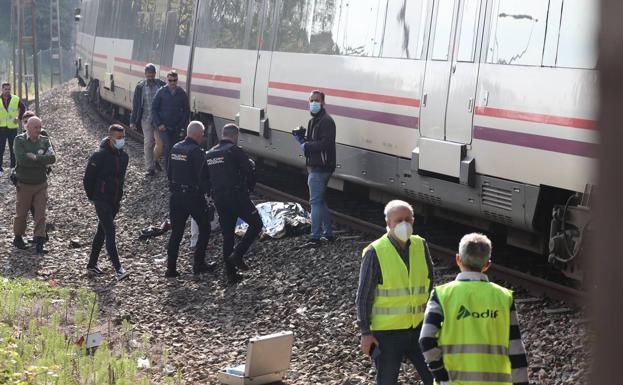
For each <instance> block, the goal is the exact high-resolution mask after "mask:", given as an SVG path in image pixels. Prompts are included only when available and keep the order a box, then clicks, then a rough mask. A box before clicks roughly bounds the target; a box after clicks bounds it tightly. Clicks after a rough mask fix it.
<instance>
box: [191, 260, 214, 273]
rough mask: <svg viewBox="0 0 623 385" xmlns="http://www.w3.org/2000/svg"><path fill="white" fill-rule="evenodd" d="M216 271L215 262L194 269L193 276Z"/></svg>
mask: <svg viewBox="0 0 623 385" xmlns="http://www.w3.org/2000/svg"><path fill="white" fill-rule="evenodd" d="M214 270H216V263H215V262H210V263H203V264H201V265H199V266H198V267H193V274H194V275H199V274H203V273H212V272H214Z"/></svg>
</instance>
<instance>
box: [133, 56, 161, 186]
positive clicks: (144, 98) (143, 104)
mask: <svg viewBox="0 0 623 385" xmlns="http://www.w3.org/2000/svg"><path fill="white" fill-rule="evenodd" d="M164 85H166V83H165V82H163V81H162V80H160V79H158V78H156V66H155V65H153V64H151V63H149V64H147V65H146V66H145V80H141V81H140V82H138V84H137V85H136V88H135V89H134V99H133V101H132V115H131V116H130V128H131V129H133V130H136V129H137V128H138V129H141V130H142V131H143V152H144V153H145V168H146V169H147V175H148V176H153V175H154V174H155V173H156V170H158V171H162V168H161V167H160V164H159V163H158V159H160V155H161V154H162V142H161V141H160V134H159V132H158V127H156V126H154V125H152V124H151V120H152V119H151V118H152V110H151V106H152V103H153V101H154V97H155V96H156V92H158V90H159V89H160V88H161V87H162V86H164Z"/></svg>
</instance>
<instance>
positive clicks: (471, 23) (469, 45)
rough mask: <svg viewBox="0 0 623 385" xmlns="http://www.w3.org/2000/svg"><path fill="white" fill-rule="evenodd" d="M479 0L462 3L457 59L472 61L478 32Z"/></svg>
mask: <svg viewBox="0 0 623 385" xmlns="http://www.w3.org/2000/svg"><path fill="white" fill-rule="evenodd" d="M479 10H480V0H466V1H465V2H464V3H463V16H462V19H461V29H460V34H461V35H460V37H459V52H458V56H457V60H458V61H460V62H473V61H474V53H475V51H476V35H477V33H478V16H479V12H478V11H479Z"/></svg>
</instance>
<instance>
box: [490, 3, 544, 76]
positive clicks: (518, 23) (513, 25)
mask: <svg viewBox="0 0 623 385" xmlns="http://www.w3.org/2000/svg"><path fill="white" fill-rule="evenodd" d="M548 6H549V2H548V1H544V0H499V1H498V2H496V3H494V5H493V12H492V21H491V34H490V40H489V48H488V51H487V62H488V63H495V64H516V65H536V66H540V65H541V64H542V59H543V45H544V42H545V23H546V21H547V9H548Z"/></svg>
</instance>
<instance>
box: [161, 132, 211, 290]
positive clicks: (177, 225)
mask: <svg viewBox="0 0 623 385" xmlns="http://www.w3.org/2000/svg"><path fill="white" fill-rule="evenodd" d="M204 132H205V128H204V126H203V123H201V122H200V121H196V120H195V121H192V122H190V124H189V125H188V128H187V129H186V139H184V140H183V141H181V142H178V143H176V144H175V146H173V149H172V150H171V159H170V160H169V162H170V163H169V168H168V169H167V176H168V178H169V189H170V190H171V198H170V199H169V218H170V219H171V237H170V238H169V244H168V246H167V271H166V273H165V274H164V276H165V277H167V278H174V277H177V276H179V273H178V272H177V257H178V253H179V249H180V242H181V241H182V236H183V235H184V228H185V227H186V221H187V220H188V216H191V217H192V218H193V219H194V220H195V221H196V222H197V225H198V226H199V240H198V242H197V245H196V247H195V251H194V263H193V273H194V274H202V273H205V272H208V271H214V268H215V264H214V263H211V264H207V263H206V262H205V252H206V247H207V245H208V241H209V240H210V230H211V229H210V221H211V220H212V216H213V215H214V209H213V208H212V207H209V206H208V204H207V202H206V197H205V196H206V194H208V193H209V191H210V179H209V176H208V168H207V166H206V164H205V152H204V151H203V150H202V149H201V147H199V144H200V143H201V142H202V141H203V134H204Z"/></svg>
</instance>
